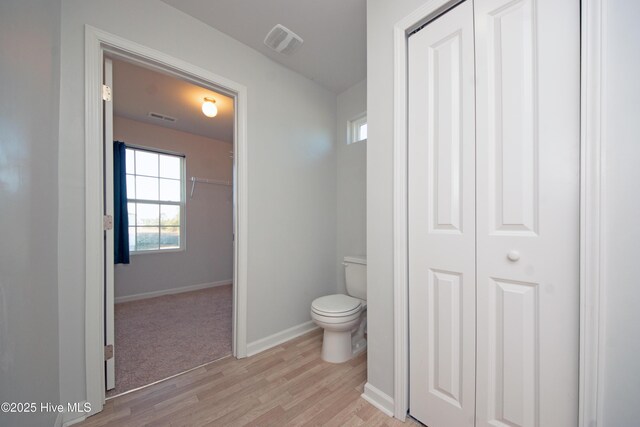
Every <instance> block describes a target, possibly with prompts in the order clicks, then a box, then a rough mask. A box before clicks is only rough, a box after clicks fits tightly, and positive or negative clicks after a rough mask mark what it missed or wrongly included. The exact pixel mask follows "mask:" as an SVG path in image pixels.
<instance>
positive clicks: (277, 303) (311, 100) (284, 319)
mask: <svg viewBox="0 0 640 427" xmlns="http://www.w3.org/2000/svg"><path fill="white" fill-rule="evenodd" d="M85 24H89V25H92V26H95V27H98V28H100V29H102V30H105V31H107V32H110V33H112V34H116V35H118V36H121V37H124V38H126V39H129V40H133V41H135V42H137V43H140V44H142V45H145V46H149V47H152V48H154V49H158V50H162V51H163V52H166V53H167V54H169V55H171V56H174V57H177V58H180V59H183V60H185V61H187V62H190V63H192V64H195V65H197V66H200V67H202V68H205V69H207V70H210V71H212V72H215V73H217V74H219V75H222V76H225V77H228V78H230V79H233V80H235V81H237V82H239V83H241V84H243V85H245V86H246V87H247V90H248V105H247V106H248V143H249V167H248V168H249V206H248V209H249V212H248V213H249V248H248V249H249V260H248V266H247V267H248V281H249V284H248V286H249V288H248V313H249V319H248V331H247V334H248V342H253V341H256V340H258V339H260V338H263V337H266V336H269V335H271V334H274V333H276V332H279V331H282V330H284V329H287V328H290V327H293V326H295V325H298V324H301V323H303V322H306V321H308V320H310V316H309V307H310V304H311V301H312V300H313V299H314V298H316V297H319V296H321V295H326V294H329V293H332V292H335V289H336V274H335V272H336V267H335V261H336V256H335V252H336V235H335V229H336V197H335V189H336V147H335V135H336V114H335V109H336V95H335V94H333V93H331V92H329V91H327V90H326V89H323V88H322V87H321V86H319V85H318V84H316V83H314V82H312V81H310V80H308V79H306V78H304V77H302V76H300V75H299V74H296V73H294V72H292V71H290V70H288V69H286V68H284V67H282V66H280V65H278V64H276V63H274V62H272V61H271V60H269V59H267V58H266V57H264V56H263V55H261V54H259V53H258V52H256V51H254V50H252V49H250V48H248V47H247V46H245V45H243V44H241V43H239V42H238V41H236V40H233V39H232V38H230V37H228V36H226V35H224V34H222V33H220V32H219V31H216V30H214V29H213V28H211V27H209V26H207V25H205V24H204V23H202V22H200V21H198V20H196V19H194V18H193V17H191V16H188V15H186V14H184V13H182V12H179V11H177V10H176V9H174V8H172V7H170V6H168V5H167V4H165V3H162V2H160V1H157V0H140V1H135V2H131V1H125V0H114V1H110V2H104V1H99V0H66V1H65V2H64V3H63V7H62V60H61V64H62V67H61V103H60V161H59V172H60V188H59V191H60V209H59V215H60V218H59V229H60V235H59V238H60V243H59V248H60V252H59V258H60V263H59V265H60V271H59V282H60V335H61V336H60V342H61V352H60V353H61V371H60V379H61V398H62V399H63V400H67V401H74V400H82V399H84V398H85V394H86V391H85V376H84V373H85V372H84V371H85V363H84V356H85V354H84V353H85V349H84V345H85V343H84V306H85V300H84V286H85V277H84V274H85V267H84V242H85V240H84V239H85V236H84V221H85V218H84V202H85V200H84V129H85V128H84V25H85Z"/></svg>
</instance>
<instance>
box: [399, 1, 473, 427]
mask: <svg viewBox="0 0 640 427" xmlns="http://www.w3.org/2000/svg"><path fill="white" fill-rule="evenodd" d="M409 87H410V92H409V110H408V111H409V147H408V149H409V163H408V168H409V182H408V191H409V218H408V221H409V266H410V267H409V284H410V285H409V286H410V289H409V301H410V307H409V313H410V320H409V322H410V341H411V349H410V369H411V379H412V380H411V383H410V407H411V415H412V416H414V417H416V418H417V419H419V420H420V421H422V422H423V423H425V424H427V425H429V427H445V426H446V427H450V426H465V425H473V422H474V412H475V407H474V405H475V396H474V394H475V188H474V187H475V151H474V150H475V140H474V138H475V130H474V105H475V101H474V63H473V8H472V4H471V2H466V3H463V4H461V5H460V6H458V7H456V8H455V9H453V10H452V11H450V12H448V13H447V14H446V15H444V16H442V17H440V18H438V19H437V20H436V21H434V22H432V23H430V24H429V25H428V26H427V27H425V28H424V29H422V30H421V31H419V32H418V33H416V34H414V35H412V36H411V37H410V38H409Z"/></svg>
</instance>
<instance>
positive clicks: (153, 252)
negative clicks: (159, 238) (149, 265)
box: [129, 248, 186, 256]
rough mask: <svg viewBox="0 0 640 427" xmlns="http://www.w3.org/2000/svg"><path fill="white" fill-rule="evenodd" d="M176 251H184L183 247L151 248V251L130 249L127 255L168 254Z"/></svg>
mask: <svg viewBox="0 0 640 427" xmlns="http://www.w3.org/2000/svg"><path fill="white" fill-rule="evenodd" d="M176 252H186V249H185V248H180V249H162V250H152V251H135V252H134V251H130V252H129V255H131V256H134V255H154V254H169V253H176Z"/></svg>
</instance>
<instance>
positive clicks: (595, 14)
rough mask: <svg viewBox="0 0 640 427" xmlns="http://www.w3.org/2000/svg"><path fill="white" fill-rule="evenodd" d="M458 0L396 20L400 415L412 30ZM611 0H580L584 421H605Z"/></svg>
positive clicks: (405, 364)
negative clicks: (607, 27)
mask: <svg viewBox="0 0 640 427" xmlns="http://www.w3.org/2000/svg"><path fill="white" fill-rule="evenodd" d="M468 1H471V0H468ZM459 2H460V0H428V1H426V2H425V3H424V4H423V5H422V6H421V7H420V8H418V9H416V10H415V11H414V12H412V13H411V14H409V15H407V16H406V17H405V18H403V19H402V20H400V21H399V22H398V23H397V24H396V25H395V27H394V100H393V104H394V116H393V123H394V138H393V152H394V157H393V169H394V172H393V190H394V191H393V235H394V239H393V240H394V242H393V245H394V246H393V254H394V256H393V267H394V269H393V271H394V273H393V274H394V277H393V288H394V370H393V372H394V417H395V418H398V419H399V420H402V421H404V420H405V418H406V415H407V411H408V410H409V339H408V337H409V335H408V332H409V320H408V313H409V308H408V307H409V301H408V289H409V282H408V269H409V264H408V253H407V242H408V223H407V213H408V209H407V201H408V200H407V177H408V175H407V90H408V87H407V37H408V34H410V33H411V31H413V30H414V29H416V28H417V27H419V26H420V25H422V24H424V23H425V22H427V21H429V20H431V19H432V18H434V17H435V16H437V15H439V14H440V13H442V12H443V11H445V10H448V9H449V8H451V7H453V6H454V5H456V4H457V3H459ZM604 3H606V0H581V5H582V7H581V65H580V68H581V90H580V104H581V106H580V108H581V120H580V121H581V137H580V139H581V141H580V144H581V148H580V150H581V151H580V152H581V160H580V168H581V176H580V356H579V357H580V383H579V388H580V390H579V425H580V426H591V427H595V426H598V425H602V423H601V415H602V411H601V410H600V408H601V406H600V405H601V404H602V399H601V387H599V384H601V381H600V379H601V370H602V366H601V363H599V360H600V359H601V357H602V356H601V346H602V344H601V342H602V332H603V330H604V328H603V327H602V322H603V321H604V318H603V317H602V316H601V315H600V311H601V308H600V295H601V288H602V285H601V277H602V271H603V266H602V257H601V254H600V248H601V246H602V241H603V238H604V235H603V230H602V225H601V224H602V212H603V209H602V206H603V200H602V199H603V197H602V194H601V188H602V179H603V171H602V160H603V159H602V158H603V150H602V147H603V143H602V141H601V124H602V121H603V119H602V112H601V105H600V102H601V100H600V93H601V87H602V71H601V69H602V66H601V59H602V57H603V48H604V44H603V43H602V27H603V14H604Z"/></svg>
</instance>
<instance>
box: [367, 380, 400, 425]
mask: <svg viewBox="0 0 640 427" xmlns="http://www.w3.org/2000/svg"><path fill="white" fill-rule="evenodd" d="M361 396H362V398H363V399H364V400H366V401H367V402H369V403H371V404H372V405H373V406H375V407H376V408H378V409H379V410H381V411H382V412H383V413H385V414H386V415H388V416H390V417H393V411H394V408H395V404H394V402H393V399H392V398H391V396H389V395H388V394H385V393H383V392H381V391H380V390H379V389H377V388H375V387H374V386H372V385H371V384H369V383H366V384H365V385H364V393H362V395H361Z"/></svg>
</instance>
